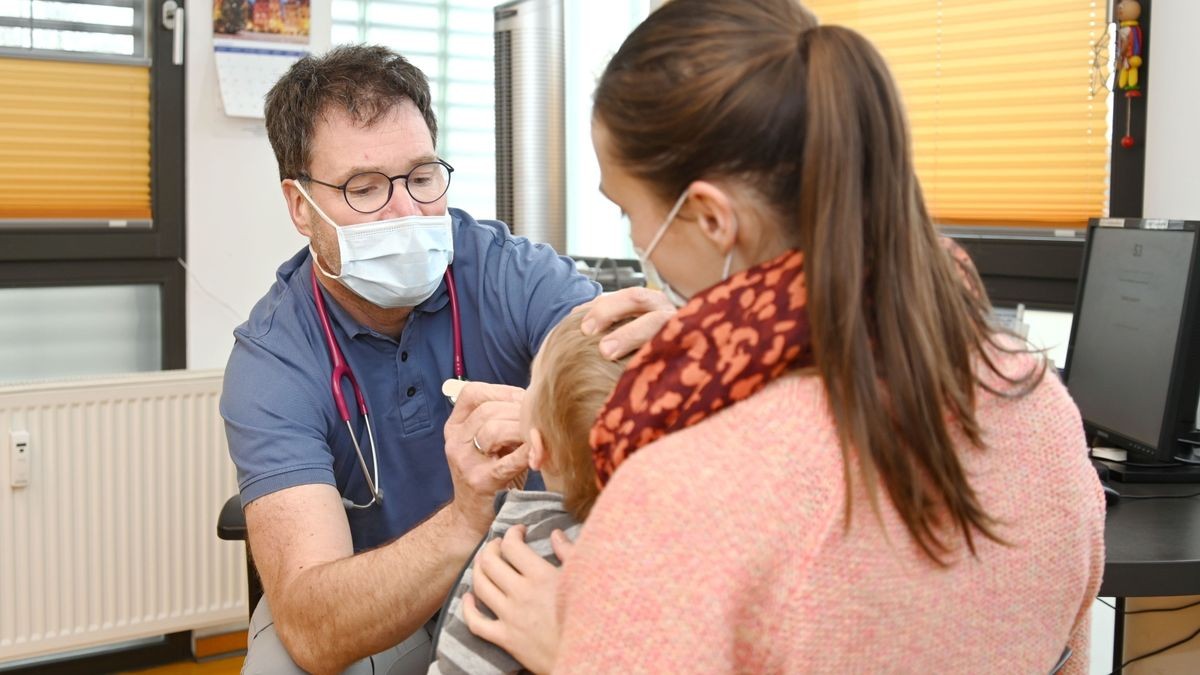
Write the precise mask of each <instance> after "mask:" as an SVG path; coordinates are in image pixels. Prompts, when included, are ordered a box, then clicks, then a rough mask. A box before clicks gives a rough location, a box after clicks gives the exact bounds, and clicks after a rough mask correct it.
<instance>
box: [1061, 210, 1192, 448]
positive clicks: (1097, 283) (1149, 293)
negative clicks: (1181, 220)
mask: <svg viewBox="0 0 1200 675" xmlns="http://www.w3.org/2000/svg"><path fill="white" fill-rule="evenodd" d="M1194 239H1195V233H1194V232H1190V231H1185V230H1134V229H1124V228H1110V227H1097V228H1095V230H1094V232H1093V234H1092V240H1091V244H1090V248H1089V254H1088V263H1087V273H1086V277H1085V278H1084V279H1083V282H1082V283H1083V284H1084V287H1083V292H1082V299H1081V303H1080V306H1079V307H1078V308H1076V315H1075V321H1076V326H1075V331H1074V335H1075V339H1074V342H1073V343H1072V345H1071V364H1070V373H1069V382H1068V388H1069V389H1070V391H1071V396H1072V397H1073V398H1074V399H1075V403H1076V404H1078V405H1079V410H1080V412H1081V413H1082V414H1083V419H1084V421H1086V422H1090V423H1091V424H1094V425H1096V426H1099V427H1102V428H1104V429H1107V430H1109V431H1112V432H1115V433H1117V434H1120V435H1122V436H1125V437H1128V438H1129V439H1132V440H1134V441H1138V442H1140V443H1144V444H1146V445H1148V446H1150V447H1153V448H1157V447H1158V442H1159V432H1160V431H1161V426H1162V420H1163V411H1164V409H1165V408H1166V405H1167V389H1168V387H1169V386H1170V381H1171V366H1172V361H1173V359H1174V357H1175V346H1176V341H1177V340H1178V336H1179V323H1180V320H1181V316H1182V313H1183V301H1184V293H1185V291H1186V289H1187V280H1188V266H1189V265H1190V263H1191V258H1192V246H1193V244H1194Z"/></svg>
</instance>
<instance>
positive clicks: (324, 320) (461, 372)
mask: <svg viewBox="0 0 1200 675" xmlns="http://www.w3.org/2000/svg"><path fill="white" fill-rule="evenodd" d="M311 276H312V290H313V299H314V300H315V301H316V303H317V317H318V318H319V319H320V320H321V332H322V333H323V334H324V335H325V346H326V347H328V348H329V360H330V362H331V363H332V364H333V374H332V375H331V376H330V388H331V389H332V391H333V403H334V405H336V406H337V410H338V416H339V417H340V418H341V420H342V423H344V424H345V425H346V430H347V431H349V432H350V440H351V442H352V443H353V444H354V454H355V455H356V456H357V457H358V466H359V468H361V469H362V472H363V476H364V477H365V478H366V481H367V489H369V490H370V491H371V501H369V502H367V503H366V504H355V503H354V502H352V501H350V500H349V499H347V498H345V497H343V498H342V502H343V503H344V504H345V505H346V508H354V509H367V508H370V507H372V506H374V505H375V504H377V503H380V502H382V501H383V491H382V490H381V489H380V488H379V485H378V483H377V481H378V478H379V453H378V452H377V451H376V447H375V434H374V432H373V431H372V430H371V418H370V415H368V414H367V402H366V400H365V399H364V398H363V395H362V390H361V389H359V387H358V380H356V379H355V378H354V371H352V370H350V364H349V363H347V362H346V357H345V355H343V354H342V350H341V348H340V347H338V343H337V339H336V338H335V337H334V336H333V326H332V325H331V324H330V322H329V311H328V310H327V309H326V308H325V298H324V297H322V295H321V290H320V286H319V284H318V283H317V275H316V272H315V270H314V272H313V274H312V275H311ZM445 278H446V290H447V291H448V292H449V294H450V313H451V324H452V326H453V332H454V377H456V378H458V379H460V380H463V379H466V366H465V365H464V361H463V349H462V320H461V319H460V317H459V313H458V289H457V288H456V287H455V285H454V275H453V274H452V273H451V270H450V268H449V267H447V268H446V277H445ZM343 379H346V380H349V382H350V389H351V391H353V392H354V400H355V402H357V403H358V413H359V414H360V415H362V418H363V421H364V422H365V423H366V426H367V440H368V441H369V442H370V444H371V466H372V468H373V469H374V476H375V478H374V479H373V478H372V477H371V476H372V472H371V471H368V470H367V460H366V458H365V457H363V453H362V447H361V446H360V445H359V443H358V437H357V436H356V435H355V434H354V427H353V426H352V425H351V424H350V407H349V406H348V405H346V394H345V392H344V391H343V389H342V380H343Z"/></svg>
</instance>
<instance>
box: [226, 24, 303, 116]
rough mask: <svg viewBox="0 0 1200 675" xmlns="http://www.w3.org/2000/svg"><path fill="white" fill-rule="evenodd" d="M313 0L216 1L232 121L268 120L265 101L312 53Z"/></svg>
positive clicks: (227, 112)
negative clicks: (310, 22) (268, 94)
mask: <svg viewBox="0 0 1200 675" xmlns="http://www.w3.org/2000/svg"><path fill="white" fill-rule="evenodd" d="M309 17H310V13H309V0H216V2H214V3H213V55H214V57H215V59H216V64H217V79H218V81H219V82H220V89H221V101H222V102H223V103H224V105H225V114H226V115H229V116H231V117H254V118H260V119H261V118H262V117H263V99H264V98H265V97H266V95H267V92H268V91H270V89H271V87H272V86H273V85H274V84H275V82H276V81H277V80H279V78H280V77H281V76H282V75H283V74H284V72H286V71H287V69H288V68H289V67H290V66H291V65H292V64H293V63H295V62H296V61H297V60H299V59H300V58H302V57H303V56H305V55H306V54H308V49H309Z"/></svg>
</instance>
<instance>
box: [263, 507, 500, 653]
mask: <svg viewBox="0 0 1200 675" xmlns="http://www.w3.org/2000/svg"><path fill="white" fill-rule="evenodd" d="M476 529H477V528H475V527H473V526H471V525H469V524H467V523H466V522H464V521H463V520H462V519H461V518H460V517H459V516H457V515H456V513H455V512H454V510H453V509H451V508H443V509H441V510H440V511H438V512H437V513H436V514H434V515H433V516H432V517H430V518H429V519H428V520H426V521H425V522H424V523H422V524H421V525H419V526H417V527H416V528H415V529H413V530H411V531H410V532H408V533H407V534H405V535H404V536H403V537H401V538H400V539H397V540H396V541H394V542H392V543H390V544H387V545H385V546H381V547H380V548H377V549H374V550H372V551H367V552H365V553H361V554H359V555H355V556H352V557H349V558H344V559H341V560H336V561H333V562H329V563H325V564H321V565H318V566H315V567H312V568H309V569H306V570H303V571H301V572H299V573H297V574H296V575H295V576H294V577H292V578H291V579H290V580H289V581H288V583H287V584H286V585H285V586H284V587H283V588H281V589H280V591H281V592H280V593H277V594H276V595H278V596H279V597H272V598H270V601H271V606H272V610H273V611H274V615H275V620H276V629H277V630H278V633H279V636H280V639H281V640H282V641H283V644H284V646H285V647H287V650H288V653H289V654H290V655H291V656H292V659H293V660H294V661H295V662H296V663H297V665H299V666H300V667H301V668H304V669H305V670H306V671H308V672H312V673H325V672H334V673H336V672H341V671H342V670H344V669H345V668H346V667H347V666H348V665H349V664H351V663H353V662H354V661H357V660H359V659H362V658H366V657H367V656H369V655H371V654H375V653H378V652H380V651H383V650H384V649H387V648H388V647H391V646H394V645H396V644H398V643H399V642H400V641H402V640H404V639H405V638H406V637H408V636H409V635H412V634H413V633H414V632H415V631H416V630H417V629H418V628H420V627H421V626H422V625H423V624H424V623H425V622H426V621H428V620H429V618H430V617H431V616H432V615H433V613H434V612H435V611H437V609H438V608H439V607H440V606H441V604H442V602H443V600H444V599H445V597H446V595H447V594H448V593H449V592H450V586H451V584H453V583H454V580H455V578H457V575H458V572H459V570H460V569H461V568H462V566H463V565H465V564H466V562H467V559H468V558H469V557H470V555H471V552H472V551H473V550H474V548H475V545H476V544H477V543H478V542H479V539H480V538H481V537H482V536H483V534H482V533H481V532H476V531H475V530H476Z"/></svg>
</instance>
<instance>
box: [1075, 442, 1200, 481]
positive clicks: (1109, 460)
mask: <svg viewBox="0 0 1200 675" xmlns="http://www.w3.org/2000/svg"><path fill="white" fill-rule="evenodd" d="M1190 454H1191V455H1192V456H1190V457H1188V458H1187V459H1190V460H1191V461H1198V459H1200V458H1196V457H1195V450H1193V451H1192V452H1191V453H1190ZM1127 457H1128V453H1127V452H1126V451H1124V450H1117V449H1115V448H1093V449H1092V458H1093V459H1094V460H1095V461H1097V462H1099V463H1101V464H1103V465H1104V466H1105V467H1107V468H1108V475H1109V478H1111V479H1112V480H1118V481H1121V482H1122V483H1200V464H1185V463H1182V462H1176V463H1169V462H1155V461H1153V460H1150V459H1141V458H1139V457H1137V456H1136V455H1135V456H1134V457H1133V459H1128V463H1127V460H1126V458H1127Z"/></svg>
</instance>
